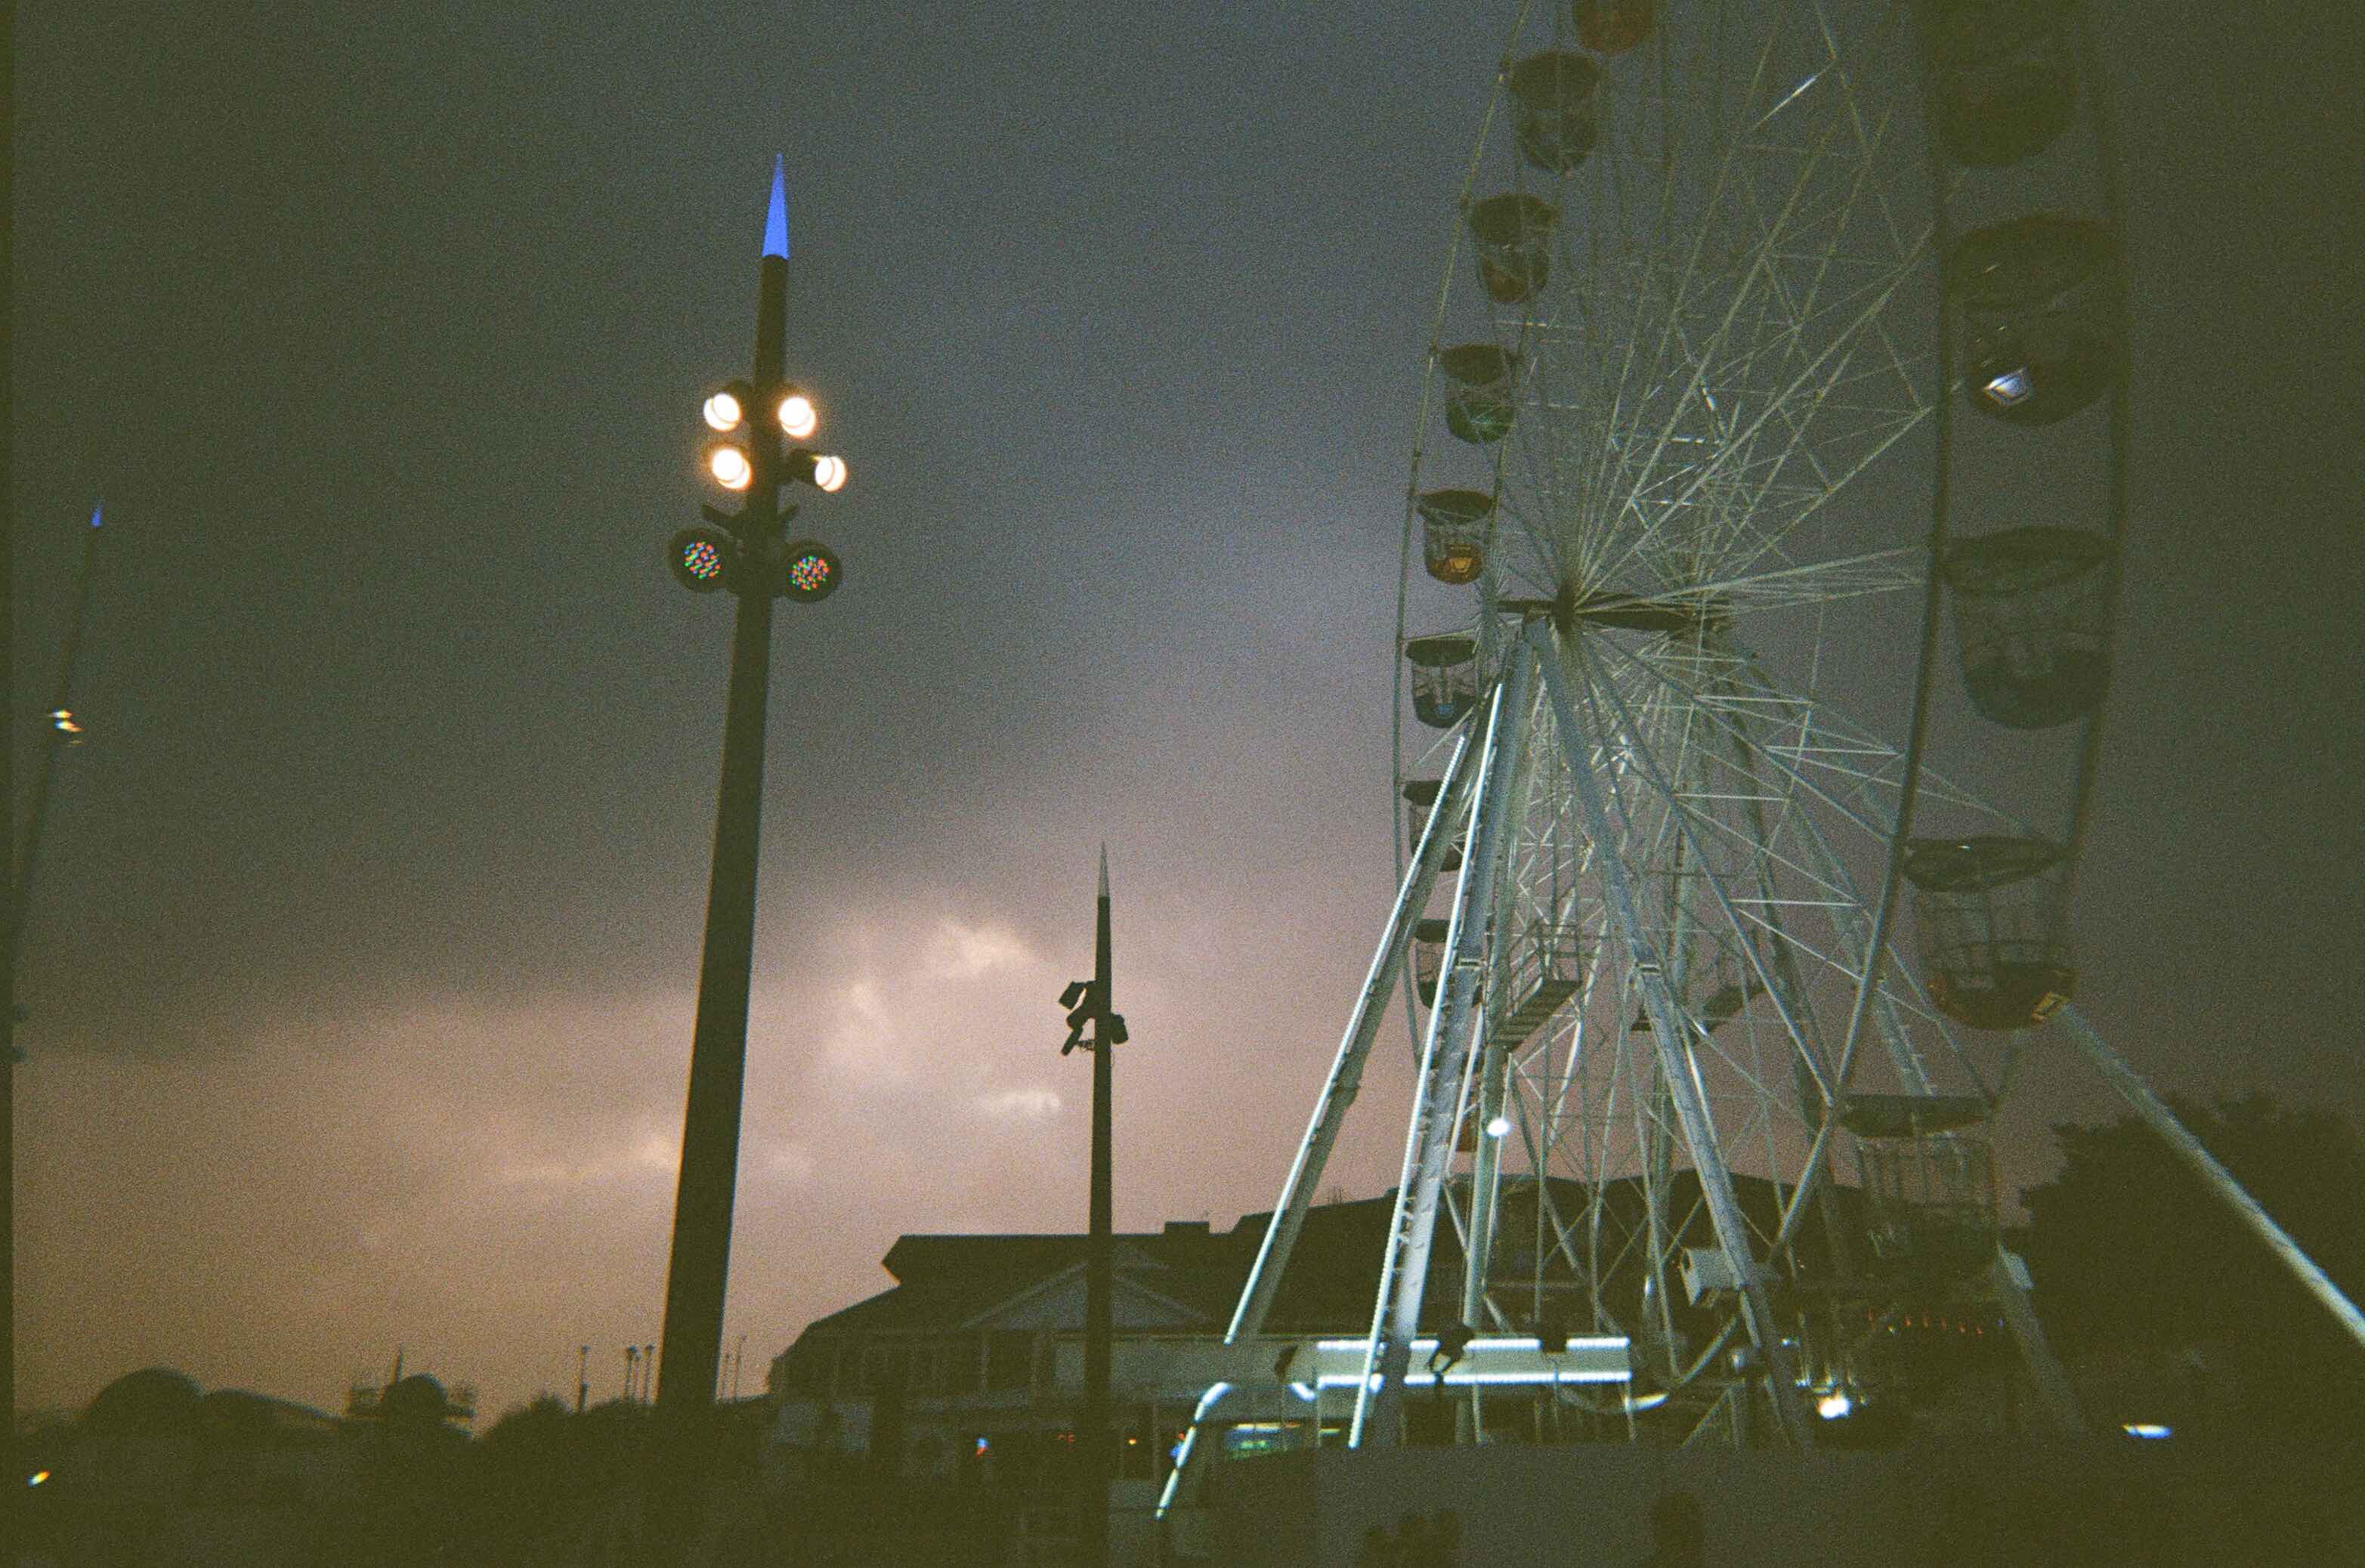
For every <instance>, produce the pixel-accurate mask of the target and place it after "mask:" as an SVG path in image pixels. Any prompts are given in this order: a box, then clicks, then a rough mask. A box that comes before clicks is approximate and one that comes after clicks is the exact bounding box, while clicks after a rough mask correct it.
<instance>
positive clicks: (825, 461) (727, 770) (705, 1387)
mask: <svg viewBox="0 0 2365 1568" xmlns="http://www.w3.org/2000/svg"><path fill="white" fill-rule="evenodd" d="M788 299H789V211H788V184H787V178H786V175H785V174H784V172H783V170H782V167H781V165H780V163H779V162H778V161H775V162H774V163H773V166H772V201H771V209H770V212H769V213H768V219H767V222H766V225H765V232H764V250H763V255H762V258H761V260H760V261H759V262H758V263H757V292H756V357H755V365H754V369H753V371H752V372H751V374H750V375H748V377H747V378H746V379H745V380H744V381H733V382H731V383H729V384H727V385H725V386H720V387H717V388H714V389H712V391H711V392H710V393H709V394H708V396H707V397H706V398H705V400H704V403H703V406H702V407H701V409H700V413H701V417H702V419H703V420H704V422H705V425H706V428H707V429H708V430H709V431H712V438H711V439H710V440H709V441H708V442H707V445H706V449H705V454H704V465H705V468H706V472H707V473H708V475H709V476H712V478H713V479H714V481H715V482H716V483H717V484H720V485H721V486H722V487H723V488H724V489H726V490H729V491H731V492H734V493H735V494H737V495H740V496H742V497H743V498H744V499H743V500H742V502H741V504H740V509H739V510H738V511H736V512H733V513H726V512H723V511H719V510H716V509H714V508H713V507H712V506H705V507H701V508H700V509H699V510H701V513H702V514H703V515H704V517H705V519H706V522H707V524H708V526H705V527H697V528H686V529H683V530H682V531H681V532H678V533H676V534H675V535H674V536H673V539H672V541H671V543H669V544H668V545H667V569H668V570H669V571H670V572H671V573H672V574H673V577H674V580H675V581H676V582H678V583H679V584H681V586H682V587H684V588H688V589H689V590H690V591H691V592H693V593H701V594H705V593H713V592H715V591H717V590H718V589H724V588H727V589H729V590H730V592H731V595H732V597H733V598H734V599H736V600H737V607H736V610H735V611H734V616H733V622H732V637H731V680H730V695H729V699H728V702H727V704H726V706H725V708H724V711H723V784H722V791H721V798H720V800H719V801H718V802H717V805H716V809H715V823H714V862H713V871H712V880H711V881H710V883H709V886H708V891H707V901H706V945H705V949H704V953H703V956H702V958H701V961H700V969H699V977H698V1022H697V1026H696V1030H695V1032H694V1035H693V1037H692V1040H691V1044H690V1052H689V1100H688V1103H687V1105H686V1107H685V1109H684V1111H683V1115H682V1138H681V1175H680V1182H679V1186H678V1189H677V1191H676V1194H675V1199H674V1216H673V1250H672V1257H671V1260H670V1261H669V1264H668V1266H667V1273H666V1308H665V1331H664V1334H663V1336H662V1354H661V1355H660V1354H659V1347H658V1346H654V1345H653V1346H649V1347H647V1348H646V1353H645V1355H644V1359H643V1362H642V1377H643V1381H644V1386H647V1383H648V1380H649V1369H650V1368H651V1367H652V1366H654V1367H656V1369H657V1370H658V1372H659V1375H658V1376H657V1377H656V1421H655V1423H654V1426H655V1430H654V1432H653V1434H652V1439H653V1444H652V1450H651V1460H650V1468H649V1471H648V1485H647V1491H646V1493H645V1494H644V1503H643V1512H642V1530H643V1537H642V1539H643V1540H644V1544H645V1548H646V1555H647V1557H648V1558H649V1560H650V1561H651V1562H665V1561H669V1560H671V1558H672V1556H673V1555H674V1554H675V1553H677V1552H678V1551H680V1550H681V1548H682V1546H683V1544H684V1543H685V1542H686V1541H688V1540H689V1539H691V1538H692V1537H693V1536H694V1535H695V1533H696V1531H695V1530H694V1529H693V1528H692V1526H693V1525H694V1523H695V1521H696V1519H697V1518H698V1517H699V1513H698V1510H699V1507H700V1504H701V1500H702V1498H703V1497H704V1495H705V1493H706V1490H707V1487H708V1485H709V1484H710V1483H711V1480H712V1476H713V1474H714V1466H713V1464H712V1463H711V1462H710V1461H711V1460H712V1458H713V1444H714V1441H715V1438H716V1433H715V1430H714V1428H713V1423H712V1412H713V1409H714V1399H715V1388H716V1383H717V1373H718V1371H719V1365H720V1361H721V1358H722V1350H723V1287H724V1284H725V1282H726V1279H727V1277H728V1275H729V1272H730V1264H731V1211H732V1203H733V1199H734V1193H735V1190H736V1187H737V1183H738V1172H739V1112H740V1097H741V1090H742V1086H743V1083H744V1081H745V1072H746V1061H747V991H748V982H749V973H750V969H751V968H752V966H753V962H754V952H755V930H756V869H757V827H758V823H759V819H760V816H761V811H762V805H763V790H764V710H765V703H766V700H767V697H768V690H769V684H770V675H771V655H772V601H773V600H774V599H783V598H785V599H794V600H796V601H798V602H799V603H804V604H811V603H815V602H817V601H819V600H821V599H826V598H828V597H829V596H830V594H832V593H833V592H835V590H836V588H837V587H838V584H839V583H840V582H842V581H843V580H844V578H845V567H844V566H843V565H842V564H841V563H840V562H839V560H838V558H837V555H836V554H835V552H833V551H832V550H830V549H829V547H828V546H826V545H824V544H822V543H819V542H817V541H814V540H810V539H801V540H798V541H796V542H795V543H789V542H787V540H786V533H787V527H788V522H789V520H790V519H791V518H793V517H794V516H796V513H797V509H796V507H795V506H793V505H784V504H783V503H782V501H781V498H780V492H781V490H782V489H783V488H785V487H788V486H790V485H794V484H809V485H812V486H813V487H815V488H816V489H821V490H832V491H834V490H837V489H839V488H841V487H844V485H845V484H846V460H845V459H844V458H842V457H837V456H834V455H829V454H821V453H816V452H813V450H811V449H810V448H807V447H804V446H786V445H784V438H785V439H786V440H787V441H801V440H802V439H803V438H804V437H806V436H809V435H811V434H812V433H813V431H815V430H816V429H818V428H819V426H820V416H819V414H818V413H817V412H816V411H815V410H814V408H813V400H812V398H810V397H808V396H807V395H806V394H805V393H804V392H803V391H802V390H801V389H800V388H798V387H797V386H794V385H792V384H791V383H790V381H789V379H788V376H787V375H786V372H785V362H786V357H787V356H786V347H785V344H786V337H787V323H788Z"/></svg>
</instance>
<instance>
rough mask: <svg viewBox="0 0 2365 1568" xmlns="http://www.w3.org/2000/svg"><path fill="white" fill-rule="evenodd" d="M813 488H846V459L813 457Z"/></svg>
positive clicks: (834, 489)
mask: <svg viewBox="0 0 2365 1568" xmlns="http://www.w3.org/2000/svg"><path fill="white" fill-rule="evenodd" d="M813 488H814V489H816V490H830V491H836V490H842V489H844V488H846V459H845V458H843V457H816V458H814V459H813Z"/></svg>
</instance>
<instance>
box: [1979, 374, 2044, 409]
mask: <svg viewBox="0 0 2365 1568" xmlns="http://www.w3.org/2000/svg"><path fill="white" fill-rule="evenodd" d="M1983 390H1984V391H1985V392H1986V393H1987V395H1988V400H1989V401H1990V402H1992V403H1993V404H1995V406H1996V407H1997V408H1999V409H2009V408H2011V407H2012V405H2014V404H2015V403H2023V402H2025V401H2027V399H2028V395H2029V394H2030V393H2031V392H2034V390H2036V388H2035V387H2034V386H2032V385H2031V384H2030V381H2029V375H2028V372H2027V371H2025V370H2007V371H2005V372H2004V373H2003V374H2002V375H1999V376H1997V377H1995V378H1994V379H1993V380H1991V381H1990V382H1989V383H1988V384H1987V386H1985V387H1984V388H1983Z"/></svg>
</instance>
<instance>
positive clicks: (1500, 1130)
mask: <svg viewBox="0 0 2365 1568" xmlns="http://www.w3.org/2000/svg"><path fill="white" fill-rule="evenodd" d="M1510 1130H1511V1118H1510V1117H1508V1116H1496V1117H1495V1118H1494V1119H1493V1120H1492V1121H1490V1122H1488V1123H1487V1124H1486V1136H1487V1137H1503V1136H1504V1135H1505V1134H1507V1133H1508V1132H1509V1131H1510Z"/></svg>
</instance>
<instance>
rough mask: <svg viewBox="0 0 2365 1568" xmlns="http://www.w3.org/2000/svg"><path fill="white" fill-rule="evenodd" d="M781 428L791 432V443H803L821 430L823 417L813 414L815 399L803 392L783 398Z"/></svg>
mask: <svg viewBox="0 0 2365 1568" xmlns="http://www.w3.org/2000/svg"><path fill="white" fill-rule="evenodd" d="M780 428H781V429H782V430H784V431H788V432H789V439H790V441H802V440H804V438H805V437H807V436H809V435H811V434H813V431H816V430H818V429H819V428H821V416H820V415H819V414H817V413H815V412H813V399H812V398H808V397H806V396H805V395H804V394H803V393H801V392H791V393H790V394H789V395H788V396H787V397H785V398H781V399H780Z"/></svg>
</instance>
